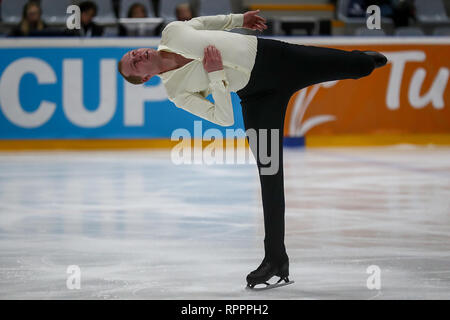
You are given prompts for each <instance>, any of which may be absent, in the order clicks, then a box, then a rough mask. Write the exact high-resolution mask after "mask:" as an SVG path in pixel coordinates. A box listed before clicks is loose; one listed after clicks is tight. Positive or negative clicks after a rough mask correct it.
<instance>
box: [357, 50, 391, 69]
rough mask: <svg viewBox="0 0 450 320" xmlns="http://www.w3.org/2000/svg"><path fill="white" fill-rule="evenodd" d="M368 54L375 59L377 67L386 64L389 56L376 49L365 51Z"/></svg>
mask: <svg viewBox="0 0 450 320" xmlns="http://www.w3.org/2000/svg"><path fill="white" fill-rule="evenodd" d="M363 52H364V53H365V54H367V55H368V56H371V57H372V59H373V61H374V62H375V68H381V67H382V66H384V65H386V63H387V58H386V57H385V56H384V55H382V54H381V53H379V52H376V51H363Z"/></svg>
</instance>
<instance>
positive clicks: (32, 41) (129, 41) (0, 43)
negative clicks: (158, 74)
mask: <svg viewBox="0 0 450 320" xmlns="http://www.w3.org/2000/svg"><path fill="white" fill-rule="evenodd" d="M262 38H268V39H278V40H281V41H285V42H291V43H297V44H305V45H360V44H365V45H387V44H392V45H423V44H427V45H448V44H450V37H449V36H444V37H439V36H428V37H353V36H347V37H262ZM160 39H161V38H160V37H150V38H96V39H92V38H91V39H86V38H75V39H74V38H28V39H23V38H15V39H12V38H3V39H0V48H60V47H61V48H64V47H82V48H89V47H157V46H158V45H159V42H160Z"/></svg>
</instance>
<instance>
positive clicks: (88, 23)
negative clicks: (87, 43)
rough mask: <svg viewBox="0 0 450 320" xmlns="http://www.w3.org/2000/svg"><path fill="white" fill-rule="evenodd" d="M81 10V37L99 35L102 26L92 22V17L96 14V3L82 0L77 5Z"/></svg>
mask: <svg viewBox="0 0 450 320" xmlns="http://www.w3.org/2000/svg"><path fill="white" fill-rule="evenodd" d="M79 7H80V11H81V29H80V34H79V35H80V36H82V37H101V36H102V35H103V27H102V26H99V25H97V24H95V23H94V21H93V19H94V17H95V16H96V15H97V5H96V4H95V3H94V2H92V1H84V2H82V3H80V5H79Z"/></svg>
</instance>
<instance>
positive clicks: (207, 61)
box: [203, 45, 223, 72]
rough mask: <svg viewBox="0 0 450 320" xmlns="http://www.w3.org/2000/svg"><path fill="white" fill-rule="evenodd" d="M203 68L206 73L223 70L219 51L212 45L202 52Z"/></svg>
mask: <svg viewBox="0 0 450 320" xmlns="http://www.w3.org/2000/svg"><path fill="white" fill-rule="evenodd" d="M204 52H205V56H204V57H203V68H205V70H206V72H214V71H218V70H222V69H223V65H222V56H221V55H220V51H219V50H218V49H217V48H216V47H214V46H213V45H209V46H207V47H206V48H205V50H204Z"/></svg>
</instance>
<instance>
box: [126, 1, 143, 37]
mask: <svg viewBox="0 0 450 320" xmlns="http://www.w3.org/2000/svg"><path fill="white" fill-rule="evenodd" d="M147 17H148V14H147V9H146V8H145V6H144V5H143V4H141V3H133V4H132V5H131V6H130V8H129V9H128V13H127V18H147ZM119 36H129V34H128V31H127V29H126V28H125V27H124V26H123V25H119Z"/></svg>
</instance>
